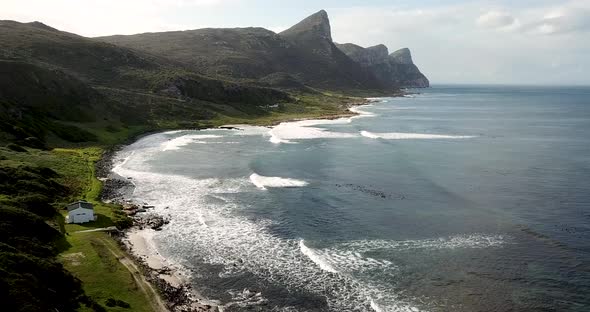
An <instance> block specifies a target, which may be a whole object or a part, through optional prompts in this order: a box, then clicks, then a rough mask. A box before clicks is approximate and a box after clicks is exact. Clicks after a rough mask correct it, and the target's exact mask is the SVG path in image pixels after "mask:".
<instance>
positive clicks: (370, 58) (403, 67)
mask: <svg viewBox="0 0 590 312" xmlns="http://www.w3.org/2000/svg"><path fill="white" fill-rule="evenodd" d="M336 45H337V46H338V48H339V49H340V50H342V51H343V52H344V53H345V54H346V55H348V56H349V57H350V58H351V59H353V60H355V61H356V62H358V63H359V64H361V66H362V67H363V68H365V69H367V70H369V71H370V72H371V73H373V74H374V75H375V76H376V77H377V78H378V79H379V80H380V81H381V83H383V84H386V85H397V86H400V87H418V88H426V87H429V86H430V82H429V81H428V78H426V76H424V75H423V74H422V73H421V72H420V70H419V69H418V67H417V66H416V65H414V62H413V61H412V54H411V53H410V50H409V49H408V48H403V49H399V50H397V51H395V52H393V53H391V54H389V51H388V49H387V47H386V46H384V45H382V44H380V45H376V46H372V47H368V48H363V47H361V46H358V45H356V44H352V43H345V44H336Z"/></svg>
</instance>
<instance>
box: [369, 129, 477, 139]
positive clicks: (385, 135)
mask: <svg viewBox="0 0 590 312" xmlns="http://www.w3.org/2000/svg"><path fill="white" fill-rule="evenodd" d="M360 133H361V135H362V136H364V137H367V138H371V139H384V140H432V139H471V138H474V137H475V136H472V135H446V134H424V133H403V132H387V133H374V132H369V131H361V132H360Z"/></svg>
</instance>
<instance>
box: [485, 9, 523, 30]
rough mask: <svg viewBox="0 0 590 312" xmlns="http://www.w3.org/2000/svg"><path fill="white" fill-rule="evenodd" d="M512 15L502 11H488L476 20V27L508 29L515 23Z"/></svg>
mask: <svg viewBox="0 0 590 312" xmlns="http://www.w3.org/2000/svg"><path fill="white" fill-rule="evenodd" d="M515 21H516V20H515V19H514V17H513V16H512V15H510V14H509V13H507V12H503V11H489V12H487V13H485V14H482V15H480V16H479V17H478V18H477V25H479V26H481V27H487V28H501V27H508V26H511V25H512V24H514V23H515Z"/></svg>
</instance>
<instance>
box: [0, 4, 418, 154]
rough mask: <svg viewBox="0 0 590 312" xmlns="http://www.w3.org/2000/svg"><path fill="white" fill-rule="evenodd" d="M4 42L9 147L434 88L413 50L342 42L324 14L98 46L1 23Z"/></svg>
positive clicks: (0, 112)
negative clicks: (284, 24)
mask: <svg viewBox="0 0 590 312" xmlns="http://www.w3.org/2000/svg"><path fill="white" fill-rule="evenodd" d="M0 46H2V49H0V121H2V123H1V124H0V125H1V126H0V141H3V142H6V141H17V142H19V143H21V144H24V143H25V139H29V141H31V140H32V141H35V142H38V141H42V142H45V141H50V142H56V143H59V142H62V143H63V142H86V141H105V139H108V138H109V137H110V136H112V135H111V134H112V133H127V132H129V131H130V130H129V129H132V128H133V127H140V128H143V129H144V130H145V128H154V129H157V128H177V127H196V126H198V125H203V124H205V125H206V124H207V121H208V120H212V119H214V118H217V119H222V118H230V119H240V118H242V119H243V118H251V117H257V116H258V117H260V116H267V115H272V114H274V113H297V112H302V111H306V110H307V111H310V110H314V109H315V110H316V111H318V113H319V112H320V109H318V107H320V106H318V105H316V104H317V103H319V102H330V101H335V99H334V98H329V97H327V94H334V92H336V93H337V94H341V95H363V96H365V95H377V96H379V95H387V94H391V93H394V92H396V91H397V90H398V89H399V88H401V87H427V86H428V79H426V77H425V76H424V75H422V73H420V71H419V70H418V68H417V67H416V66H415V65H414V64H413V62H412V58H411V55H410V52H409V50H408V49H402V50H398V51H396V52H394V53H392V54H388V50H387V48H386V47H385V46H383V45H379V46H375V47H370V48H366V49H365V48H362V47H360V46H357V45H353V44H337V43H335V42H334V41H333V40H332V34H331V27H330V21H329V19H328V15H327V13H326V12H325V11H323V10H322V11H319V12H317V13H315V14H313V15H311V16H309V17H307V18H306V19H304V20H302V21H301V22H299V23H298V24H296V25H294V26H293V27H291V28H289V29H287V30H285V31H283V32H281V33H278V34H277V33H274V32H272V31H270V30H267V29H264V28H222V29H213V28H205V29H197V30H188V31H173V32H159V33H144V34H137V35H128V36H122V35H118V36H109V37H98V38H87V37H83V36H79V35H76V34H72V33H68V32H64V31H59V30H57V29H55V28H52V27H50V26H47V25H45V24H43V23H40V22H32V23H19V22H15V21H0ZM313 97H315V98H314V99H312V98H313ZM319 97H322V99H321V100H319ZM310 99H312V100H310ZM339 101H342V99H339ZM279 104H280V105H279ZM269 107H274V110H270V109H269ZM277 107H278V108H277ZM310 107H311V108H310ZM322 109H323V108H322ZM31 138H33V139H31ZM36 139H37V140H36ZM27 144H28V143H27Z"/></svg>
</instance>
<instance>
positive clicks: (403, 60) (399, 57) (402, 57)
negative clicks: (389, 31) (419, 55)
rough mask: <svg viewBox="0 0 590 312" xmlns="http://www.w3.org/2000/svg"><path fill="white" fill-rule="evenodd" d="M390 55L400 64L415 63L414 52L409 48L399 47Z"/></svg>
mask: <svg viewBox="0 0 590 312" xmlns="http://www.w3.org/2000/svg"><path fill="white" fill-rule="evenodd" d="M389 57H390V58H391V59H392V60H393V61H394V62H395V63H398V64H414V62H413V61H412V53H411V52H410V49H408V48H403V49H399V50H397V51H395V52H393V53H391V54H390V55H389Z"/></svg>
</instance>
